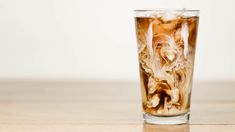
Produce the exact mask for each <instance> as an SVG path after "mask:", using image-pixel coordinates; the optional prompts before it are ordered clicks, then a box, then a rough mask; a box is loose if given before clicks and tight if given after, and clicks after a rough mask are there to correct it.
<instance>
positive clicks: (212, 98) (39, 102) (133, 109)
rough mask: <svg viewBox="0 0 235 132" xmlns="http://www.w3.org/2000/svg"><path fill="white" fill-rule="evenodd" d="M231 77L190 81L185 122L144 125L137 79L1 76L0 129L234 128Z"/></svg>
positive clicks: (208, 131)
mask: <svg viewBox="0 0 235 132" xmlns="http://www.w3.org/2000/svg"><path fill="white" fill-rule="evenodd" d="M234 87H235V82H195V85H194V87H193V97H192V109H191V120H190V125H171V126H169V125H165V126H164V125H146V124H144V123H143V121H142V113H141V112H142V111H141V103H140V89H139V85H138V82H121V81H120V82H105V81H103V82H102V81H101V82H98V81H78V82H77V81H1V82H0V131H1V132H75V131H76V132H173V131H174V132H235V96H234V94H235V89H234Z"/></svg>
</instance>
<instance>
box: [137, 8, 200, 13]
mask: <svg viewBox="0 0 235 132" xmlns="http://www.w3.org/2000/svg"><path fill="white" fill-rule="evenodd" d="M162 11H171V12H179V11H180V12H182V11H183V12H195V13H198V12H200V10H198V9H185V8H183V9H174V8H173V9H171V8H157V9H135V10H134V12H162Z"/></svg>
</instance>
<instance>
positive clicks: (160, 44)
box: [136, 17, 198, 116]
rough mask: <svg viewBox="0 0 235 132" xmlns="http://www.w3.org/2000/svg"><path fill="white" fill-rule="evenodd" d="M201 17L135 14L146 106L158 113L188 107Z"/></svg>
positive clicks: (167, 112) (145, 109)
mask: <svg viewBox="0 0 235 132" xmlns="http://www.w3.org/2000/svg"><path fill="white" fill-rule="evenodd" d="M197 27H198V17H187V18H184V17H177V18H176V19H173V20H169V21H164V20H163V19H162V18H161V17H154V18H150V17H149V18H147V17H136V31H137V39H138V54H139V65H140V79H141V89H142V99H143V109H144V111H145V112H146V113H149V114H151V115H157V116H172V115H179V114H183V113H186V112H188V111H189V105H190V95H191V85H192V75H193V65H194V55H195V46H196V37H197V36H196V35H197Z"/></svg>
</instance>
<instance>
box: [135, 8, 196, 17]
mask: <svg viewBox="0 0 235 132" xmlns="http://www.w3.org/2000/svg"><path fill="white" fill-rule="evenodd" d="M165 13H167V14H175V15H180V16H184V17H193V16H196V17H199V14H200V10H194V9H185V8H182V9H172V8H157V9H136V10H134V14H135V17H156V16H161V15H162V14H165Z"/></svg>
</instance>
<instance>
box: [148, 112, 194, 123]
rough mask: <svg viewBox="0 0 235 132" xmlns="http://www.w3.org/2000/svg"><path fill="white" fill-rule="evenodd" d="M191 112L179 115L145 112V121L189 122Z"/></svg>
mask: <svg viewBox="0 0 235 132" xmlns="http://www.w3.org/2000/svg"><path fill="white" fill-rule="evenodd" d="M189 115H190V114H189V112H188V113H185V114H181V115H177V116H153V115H150V114H148V113H144V114H143V117H144V121H145V123H148V124H169V125H170V124H187V123H188V122H189Z"/></svg>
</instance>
